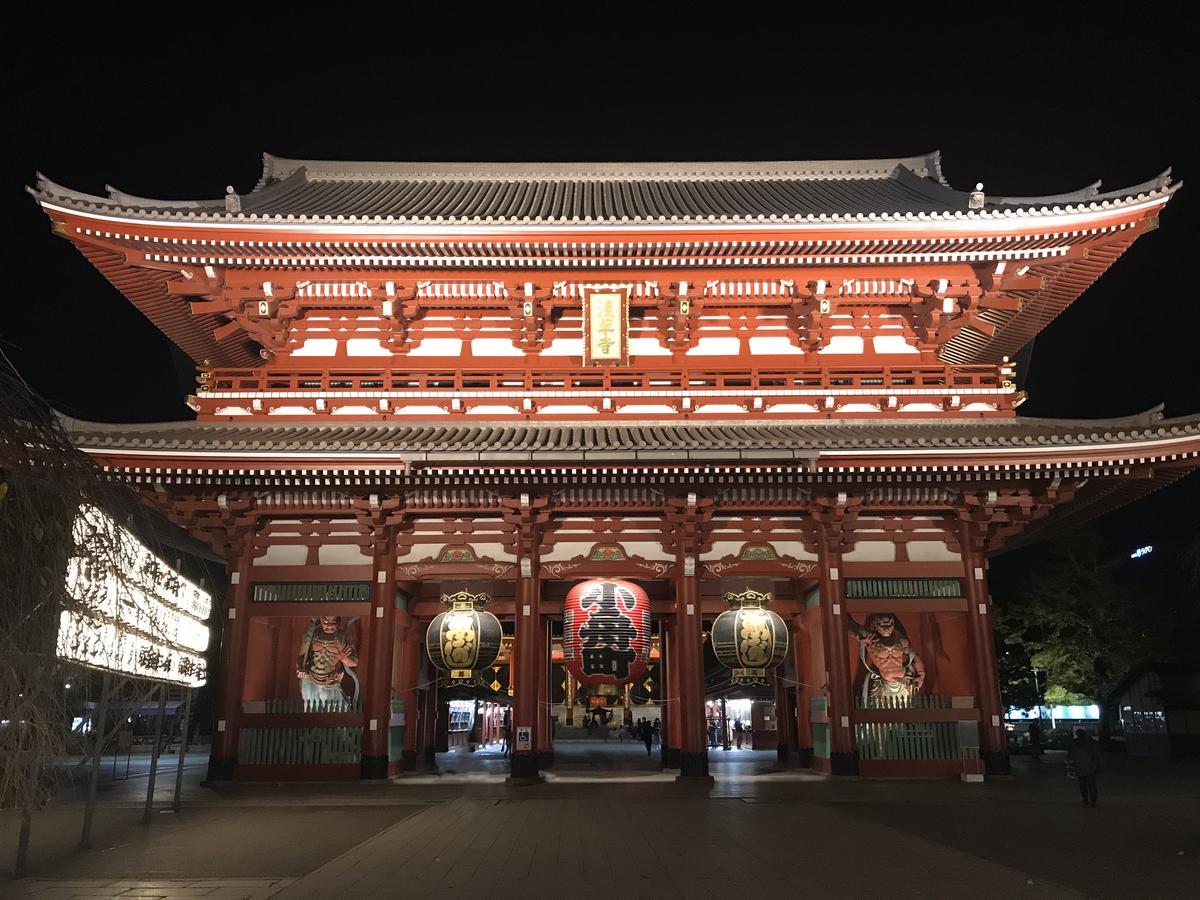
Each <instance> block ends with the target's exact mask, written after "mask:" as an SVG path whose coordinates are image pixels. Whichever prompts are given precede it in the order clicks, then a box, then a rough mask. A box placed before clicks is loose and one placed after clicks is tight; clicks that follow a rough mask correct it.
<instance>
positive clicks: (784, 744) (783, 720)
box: [775, 665, 796, 765]
mask: <svg viewBox="0 0 1200 900" xmlns="http://www.w3.org/2000/svg"><path fill="white" fill-rule="evenodd" d="M780 669H782V670H784V671H787V666H786V665H781V666H780V667H779V669H776V670H775V758H776V759H778V760H779V762H781V763H783V764H784V765H787V764H789V763H790V762H791V761H792V755H793V753H794V752H795V750H796V747H795V743H794V741H793V737H792V730H793V729H792V723H793V722H795V721H796V719H795V716H794V715H792V712H791V709H790V703H789V702H788V686H787V681H786V680H785V679H784V677H783V674H782V672H780Z"/></svg>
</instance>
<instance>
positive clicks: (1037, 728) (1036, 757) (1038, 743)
mask: <svg viewBox="0 0 1200 900" xmlns="http://www.w3.org/2000/svg"><path fill="white" fill-rule="evenodd" d="M1029 755H1030V756H1032V757H1033V761H1034V762H1035V763H1040V762H1041V761H1042V726H1041V725H1039V724H1038V723H1037V722H1033V723H1031V724H1030V726H1029Z"/></svg>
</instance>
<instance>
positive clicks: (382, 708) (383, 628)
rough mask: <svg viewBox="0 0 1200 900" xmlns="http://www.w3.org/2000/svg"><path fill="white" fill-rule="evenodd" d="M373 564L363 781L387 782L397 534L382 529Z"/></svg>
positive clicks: (393, 531)
mask: <svg viewBox="0 0 1200 900" xmlns="http://www.w3.org/2000/svg"><path fill="white" fill-rule="evenodd" d="M383 531H384V534H382V535H380V536H379V537H381V538H382V539H381V540H377V542H376V544H375V547H374V552H373V555H372V564H371V617H370V621H369V622H368V625H367V641H368V644H369V647H370V649H369V651H368V653H367V662H368V670H369V671H367V672H366V673H365V674H366V678H365V679H364V681H365V684H364V689H363V694H364V700H365V702H364V704H363V713H364V716H363V718H364V719H365V722H364V726H365V727H364V728H363V739H362V765H361V774H362V777H363V778H387V774H388V725H389V723H390V722H391V718H392V665H393V663H394V662H395V660H394V657H393V652H394V650H395V646H396V641H395V628H396V531H395V529H394V528H392V527H390V526H383Z"/></svg>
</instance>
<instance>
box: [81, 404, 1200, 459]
mask: <svg viewBox="0 0 1200 900" xmlns="http://www.w3.org/2000/svg"><path fill="white" fill-rule="evenodd" d="M65 425H66V427H67V429H68V431H69V432H70V433H71V435H72V437H73V439H74V440H75V441H76V443H78V444H79V446H81V447H83V448H85V449H89V450H98V451H104V450H111V451H116V452H120V451H142V452H150V453H153V452H155V451H161V452H179V451H185V452H187V451H192V452H197V453H203V452H205V451H221V452H226V453H230V452H232V453H239V452H243V453H270V452H282V453H295V452H305V453H322V454H329V455H331V456H336V455H340V454H347V455H349V454H355V453H359V454H363V453H369V454H376V453H395V454H399V455H403V456H405V457H407V458H410V459H432V460H437V459H455V460H464V461H466V460H496V461H499V460H505V461H530V462H543V461H544V462H551V461H554V460H576V461H578V460H584V461H586V460H597V461H600V460H603V461H610V462H611V461H612V460H630V461H633V460H639V461H642V460H678V459H684V460H751V461H753V460H760V461H765V460H788V459H806V458H812V457H813V456H814V455H817V454H819V453H821V452H823V451H838V450H885V451H886V450H903V451H912V452H918V453H919V452H921V451H924V450H928V451H936V450H938V449H947V450H955V449H978V448H985V449H995V450H997V451H1004V450H1006V449H1012V448H1029V447H1041V448H1045V449H1047V450H1057V449H1070V448H1071V447H1076V446H1083V445H1093V446H1094V445H1096V444H1112V445H1120V444H1126V443H1134V442H1144V441H1154V440H1166V439H1170V438H1177V437H1190V436H1196V437H1200V415H1195V416H1189V417H1185V418H1178V419H1163V418H1162V416H1161V413H1160V412H1159V410H1157V409H1156V410H1151V411H1149V412H1147V413H1142V414H1141V415H1138V416H1129V417H1125V418H1120V419H1099V420H1088V419H1083V420H1069V419H1034V418H1018V419H1011V420H997V419H973V420H960V421H949V420H924V421H906V422H899V421H891V422H884V421H880V422H866V421H851V422H837V423H834V422H813V423H804V422H790V423H772V422H762V421H759V422H746V423H737V424H734V423H711V424H709V423H695V422H679V423H662V424H653V425H648V424H645V423H628V424H623V423H618V422H614V423H610V424H605V425H571V424H557V425H552V424H537V425H486V424H478V425H475V424H469V425H468V424H441V423H429V424H423V425H413V424H401V423H351V422H347V423H340V422H328V421H326V422H318V423H312V424H309V423H302V422H287V423H282V422H281V423H274V422H262V421H257V422H244V423H243V422H228V423H226V422H162V423H156V424H148V425H108V424H100V423H95V422H83V421H79V420H76V419H66V420H65Z"/></svg>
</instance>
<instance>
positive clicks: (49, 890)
mask: <svg viewBox="0 0 1200 900" xmlns="http://www.w3.org/2000/svg"><path fill="white" fill-rule="evenodd" d="M294 880H295V879H293V878H177V879H147V880H137V879H128V878H121V879H108V878H78V879H73V880H65V881H53V880H49V879H45V880H35V879H30V880H28V881H24V882H21V883H20V884H18V885H4V888H5V893H4V894H3V896H6V897H30V898H34V900H67V898H74V900H88V898H98V897H130V898H133V897H136V898H138V900H178V898H183V897H213V898H221V900H265V898H267V897H273V896H275V895H276V894H278V893H279V891H280V890H282V889H283V888H285V887H287V886H288V885H290V884H291V883H292V882H293V881H294Z"/></svg>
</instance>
